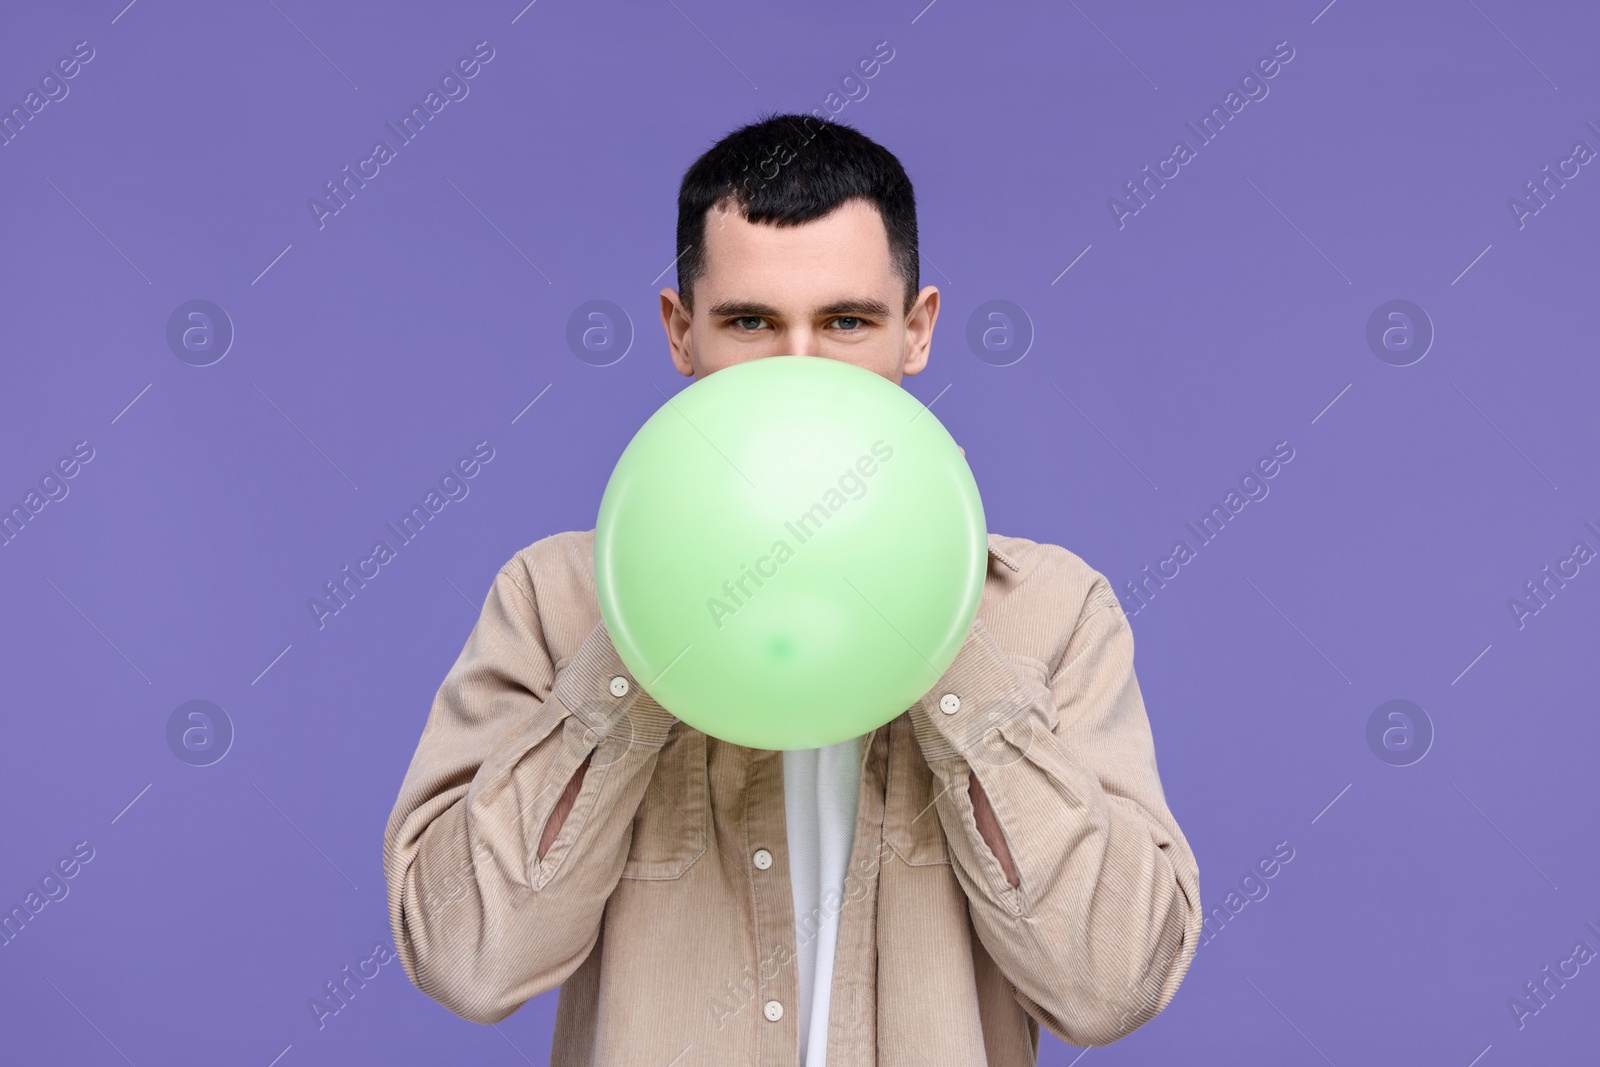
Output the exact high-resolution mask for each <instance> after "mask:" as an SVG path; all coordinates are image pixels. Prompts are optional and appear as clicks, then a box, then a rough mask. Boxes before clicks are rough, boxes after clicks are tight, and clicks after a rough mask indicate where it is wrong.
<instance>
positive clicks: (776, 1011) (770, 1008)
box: [761, 1000, 783, 1023]
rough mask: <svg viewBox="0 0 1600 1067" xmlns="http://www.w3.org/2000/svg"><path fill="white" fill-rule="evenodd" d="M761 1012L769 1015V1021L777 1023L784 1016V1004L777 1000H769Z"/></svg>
mask: <svg viewBox="0 0 1600 1067" xmlns="http://www.w3.org/2000/svg"><path fill="white" fill-rule="evenodd" d="M761 1012H762V1014H763V1015H765V1016H766V1017H767V1021H768V1022H774V1023H775V1022H777V1021H778V1020H779V1019H781V1018H783V1005H782V1004H779V1003H778V1002H777V1001H776V1000H769V1001H767V1003H766V1006H765V1007H764V1008H762V1009H761Z"/></svg>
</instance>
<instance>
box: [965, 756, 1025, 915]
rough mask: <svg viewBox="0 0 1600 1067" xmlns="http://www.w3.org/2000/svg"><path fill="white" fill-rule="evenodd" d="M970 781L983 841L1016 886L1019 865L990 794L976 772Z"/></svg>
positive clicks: (974, 815) (970, 792)
mask: <svg viewBox="0 0 1600 1067" xmlns="http://www.w3.org/2000/svg"><path fill="white" fill-rule="evenodd" d="M969 781H970V785H969V786H968V787H967V793H968V795H970V796H971V797H972V817H973V819H974V821H976V822H977V824H978V832H979V833H980V834H982V835H983V842H984V844H986V845H988V846H989V851H990V852H993V853H994V858H995V859H997V860H999V861H1000V869H1001V870H1003V871H1005V872H1006V881H1008V882H1010V883H1011V885H1012V887H1013V888H1015V887H1016V885H1017V865H1016V863H1015V862H1014V861H1013V860H1012V859H1011V850H1010V849H1009V848H1007V847H1006V839H1005V835H1004V834H1002V833H1001V832H1000V822H999V820H998V819H996V818H995V817H994V809H993V808H991V807H990V806H989V796H988V794H987V793H985V792H984V791H983V786H982V785H980V784H978V776H977V775H976V774H974V775H972V776H971V778H970V779H969Z"/></svg>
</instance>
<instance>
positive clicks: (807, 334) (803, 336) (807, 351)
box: [785, 326, 822, 356]
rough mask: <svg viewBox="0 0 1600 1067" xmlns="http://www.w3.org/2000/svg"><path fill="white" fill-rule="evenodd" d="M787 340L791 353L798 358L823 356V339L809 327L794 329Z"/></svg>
mask: <svg viewBox="0 0 1600 1067" xmlns="http://www.w3.org/2000/svg"><path fill="white" fill-rule="evenodd" d="M785 340H787V341H788V342H789V344H788V346H787V347H788V349H789V351H790V352H792V353H793V354H795V355H797V356H820V355H822V338H821V337H820V336H818V334H817V332H816V331H815V330H813V329H812V328H811V327H809V326H800V327H796V328H794V329H792V330H791V331H790V332H789V336H788V337H787V338H785Z"/></svg>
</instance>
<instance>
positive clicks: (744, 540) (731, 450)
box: [594, 356, 988, 749]
mask: <svg viewBox="0 0 1600 1067" xmlns="http://www.w3.org/2000/svg"><path fill="white" fill-rule="evenodd" d="M594 554H595V560H594V573H595V586H596V590H597V592H598V594H599V600H600V614H601V616H602V618H603V619H604V620H605V624H606V628H607V629H608V630H609V631H610V634H611V639H612V643H613V645H614V646H615V647H616V650H617V654H618V655H619V656H620V657H621V658H622V662H623V663H624V664H625V665H626V666H627V668H628V670H629V671H631V672H632V673H633V676H634V677H635V678H636V679H638V681H639V682H640V684H642V685H643V686H644V688H645V690H646V691H647V692H649V693H650V695H651V696H653V697H655V699H656V700H657V701H658V702H660V704H661V705H662V707H664V708H666V709H667V710H668V711H670V712H672V713H673V714H674V715H676V716H677V717H678V718H680V719H682V720H683V721H684V722H686V723H688V724H689V725H690V726H693V727H694V728H696V729H698V730H700V731H702V732H704V733H706V734H709V735H711V736H712V737H717V738H720V739H722V740H724V741H730V742H733V743H735V744H739V745H744V746H747V747H750V748H762V749H793V748H816V747H820V746H823V745H831V744H833V743H835V742H838V741H843V740H845V739H846V738H850V737H855V736H858V735H861V734H864V733H867V732H868V731H870V730H872V729H873V728H874V727H877V726H881V725H883V724H884V723H886V722H888V721H889V720H890V719H893V718H894V717H895V716H897V715H899V714H900V713H901V712H902V711H904V710H906V709H907V708H909V707H910V706H911V705H912V704H914V703H915V702H916V701H917V700H918V699H919V698H920V697H921V696H922V695H923V694H924V693H926V692H927V691H928V690H929V689H930V688H931V687H932V686H933V685H934V683H935V682H937V681H938V680H939V678H940V676H942V675H943V674H944V672H945V670H946V669H947V668H948V667H949V666H950V664H951V663H952V662H953V661H954V660H955V657H956V654H957V653H958V652H959V651H960V649H961V645H962V643H963V642H964V641H965V639H966V636H967V633H968V631H969V630H970V629H971V626H972V620H973V619H974V618H975V617H976V615H977V612H978V601H979V597H980V596H981V595H982V592H983V582H984V576H985V573H986V570H987V563H988V544H987V531H986V527H985V524H984V517H983V503H982V501H981V499H980V498H979V496H978V486H977V483H976V481H974V480H973V477H972V471H971V469H970V468H969V467H968V466H967V462H966V459H965V457H964V456H963V455H962V454H961V450H960V448H958V447H957V445H956V443H955V441H954V440H952V439H951V437H950V434H949V431H947V430H946V429H945V428H944V426H943V425H942V424H941V423H940V422H939V420H938V419H937V418H935V417H934V416H933V413H932V412H931V411H929V410H928V409H927V408H925V407H924V406H923V405H922V403H921V401H919V400H917V398H916V397H914V396H912V395H911V394H910V393H908V392H906V391H905V390H904V389H902V388H901V387H900V386H898V385H895V384H894V383H893V382H891V381H889V380H888V379H886V378H883V377H880V376H879V375H876V374H874V373H872V372H871V371H867V370H863V369H861V368H860V367H856V366H854V365H852V364H849V363H844V362H841V361H839V360H835V359H827V358H823V357H813V356H769V357H766V358H762V359H755V360H750V361H748V362H745V363H739V364H735V365H734V366H731V367H727V368H725V369H723V370H719V371H717V372H716V373H714V374H710V375H707V376H706V377H704V378H701V379H699V380H697V381H695V382H694V383H693V384H692V385H690V386H689V387H688V388H687V389H684V390H683V391H682V392H680V393H679V394H678V395H676V396H675V397H673V398H672V399H671V400H670V401H668V402H667V403H666V404H665V405H663V406H662V407H661V408H660V409H659V410H658V411H656V413H655V414H653V415H652V416H651V417H650V418H649V419H648V420H647V421H646V422H645V424H644V425H643V426H642V427H640V428H639V432H638V433H637V434H635V435H634V437H633V440H632V441H630V442H629V443H628V447H627V448H626V449H625V450H624V451H623V453H622V457H621V458H620V459H619V460H618V461H617V466H616V469H615V470H614V471H613V472H612V474H611V478H610V480H609V481H608V482H607V483H606V489H605V494H604V496H603V497H602V498H601V501H600V514H599V518H598V520H597V521H596V524H595V540H594Z"/></svg>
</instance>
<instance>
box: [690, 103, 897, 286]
mask: <svg viewBox="0 0 1600 1067" xmlns="http://www.w3.org/2000/svg"><path fill="white" fill-rule="evenodd" d="M727 197H733V198H734V200H735V201H736V203H737V205H738V208H739V210H740V212H741V213H742V214H743V215H744V217H745V218H746V219H748V220H749V221H751V222H753V223H771V224H772V225H775V226H799V225H801V224H802V223H806V222H811V221H812V220H813V219H819V218H822V217H823V216H824V215H827V214H828V213H829V212H831V211H833V210H834V209H835V208H837V207H838V206H839V205H840V204H842V203H844V202H845V201H846V200H850V199H861V200H865V201H867V202H869V203H871V204H872V205H873V206H874V207H876V208H877V209H878V214H879V216H880V217H881V218H882V219H883V227H884V229H885V230H886V231H887V233H888V236H889V261H890V263H891V265H892V266H893V268H894V272H895V273H896V274H898V275H899V276H900V277H901V278H902V279H903V280H904V282H905V313H906V314H910V312H911V305H912V304H913V303H915V302H916V298H917V290H918V289H919V288H920V286H919V284H918V282H919V280H920V277H921V276H920V274H919V272H918V270H919V264H918V260H917V201H916V196H915V195H914V194H913V192H912V189H911V179H910V178H908V177H906V172H905V168H904V167H902V166H901V165H900V161H899V160H898V159H896V158H895V156H894V153H892V152H890V151H889V150H888V149H887V148H884V147H883V146H882V145H880V144H878V143H877V142H876V141H873V140H872V139H871V138H869V137H867V136H866V135H865V134H863V133H861V132H860V131H859V130H856V129H855V128H854V127H851V126H847V125H845V124H844V123H841V122H832V121H824V120H822V119H819V118H817V117H816V116H815V115H798V114H788V115H777V114H775V115H770V116H768V117H766V118H763V119H759V120H758V121H756V122H754V123H751V124H750V125H748V126H744V127H741V128H740V129H737V130H734V131H733V132H732V133H730V134H728V135H727V136H726V137H724V138H722V140H720V141H718V142H717V143H716V144H714V145H712V146H711V148H710V149H708V150H707V151H706V153H705V154H704V155H702V156H701V157H700V158H699V159H697V160H695V161H694V164H693V165H692V166H690V167H689V169H688V170H687V171H685V172H684V175H683V182H682V184H680V185H679V187H678V259H677V265H678V294H679V296H680V297H681V298H682V300H683V303H684V306H685V307H687V308H688V309H689V311H690V312H691V313H693V311H694V297H693V288H694V283H695V281H696V280H697V279H698V278H700V277H701V276H702V275H703V274H705V272H706V258H705V230H706V215H707V214H708V213H709V212H710V211H711V209H712V208H713V207H715V206H716V205H717V204H718V203H720V202H721V201H722V200H724V199H725V198H727Z"/></svg>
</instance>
